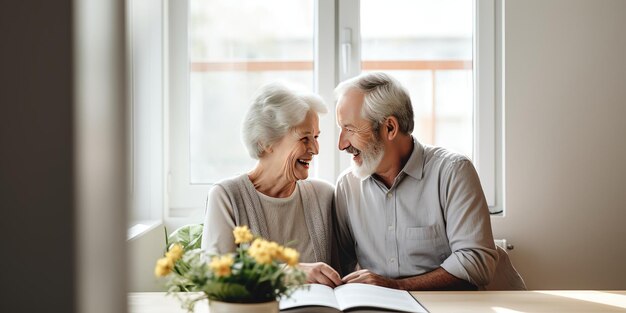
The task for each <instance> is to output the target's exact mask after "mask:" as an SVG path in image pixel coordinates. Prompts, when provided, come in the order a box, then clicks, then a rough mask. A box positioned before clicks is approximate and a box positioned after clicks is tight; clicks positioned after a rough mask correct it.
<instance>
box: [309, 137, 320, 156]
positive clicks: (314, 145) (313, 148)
mask: <svg viewBox="0 0 626 313" xmlns="http://www.w3.org/2000/svg"><path fill="white" fill-rule="evenodd" d="M319 150H320V145H319V143H318V142H317V140H313V143H311V144H310V146H309V152H310V153H311V154H313V155H317V154H318V153H319Z"/></svg>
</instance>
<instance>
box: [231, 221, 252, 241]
mask: <svg viewBox="0 0 626 313" xmlns="http://www.w3.org/2000/svg"><path fill="white" fill-rule="evenodd" d="M233 235H234V236H235V243H248V242H250V241H252V238H253V237H252V233H251V232H250V229H249V228H248V226H246V225H244V226H237V227H235V229H234V230H233Z"/></svg>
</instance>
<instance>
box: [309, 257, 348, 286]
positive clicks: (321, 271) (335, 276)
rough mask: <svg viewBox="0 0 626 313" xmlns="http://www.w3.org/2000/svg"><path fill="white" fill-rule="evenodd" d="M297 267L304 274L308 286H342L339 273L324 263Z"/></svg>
mask: <svg viewBox="0 0 626 313" xmlns="http://www.w3.org/2000/svg"><path fill="white" fill-rule="evenodd" d="M299 267H300V269H301V270H303V271H304V272H305V273H306V282H307V283H308V284H323V285H326V286H329V287H333V288H334V287H337V286H339V285H341V284H342V282H341V277H340V276H339V273H337V271H335V270H334V269H333V268H332V267H330V265H328V264H326V263H324V262H317V263H300V265H299Z"/></svg>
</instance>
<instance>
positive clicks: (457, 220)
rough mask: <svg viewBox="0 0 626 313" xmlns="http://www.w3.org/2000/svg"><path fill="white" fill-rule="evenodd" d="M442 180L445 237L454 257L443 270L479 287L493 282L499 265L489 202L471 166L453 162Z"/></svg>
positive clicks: (462, 162) (445, 264)
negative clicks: (492, 279)
mask: <svg viewBox="0 0 626 313" xmlns="http://www.w3.org/2000/svg"><path fill="white" fill-rule="evenodd" d="M444 177H447V179H445V178H444V179H443V180H442V186H441V189H442V190H441V195H442V197H443V199H442V203H444V206H443V209H444V214H445V216H446V224H447V225H446V233H447V236H448V240H449V242H450V249H451V250H452V254H451V255H450V256H449V257H448V258H447V259H445V260H444V262H443V264H442V265H441V267H443V269H445V270H446V271H447V272H449V273H450V274H452V275H454V276H456V277H457V278H460V279H464V280H467V281H469V282H470V283H472V284H474V285H476V286H484V285H486V284H488V283H489V282H490V281H491V278H492V276H493V274H494V272H495V268H496V264H497V261H498V253H497V250H496V247H495V244H494V241H493V234H492V231H491V221H490V216H489V208H488V206H487V201H486V199H485V195H484V193H483V190H482V187H481V185H480V179H479V178H478V174H477V173H476V170H475V169H474V166H473V165H472V163H471V162H470V161H469V160H467V159H464V160H459V161H456V162H452V163H451V165H450V167H449V172H448V173H447V174H446V175H444Z"/></svg>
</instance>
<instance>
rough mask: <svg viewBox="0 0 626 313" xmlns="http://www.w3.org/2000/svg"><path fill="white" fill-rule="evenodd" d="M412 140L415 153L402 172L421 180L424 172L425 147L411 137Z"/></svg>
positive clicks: (412, 153)
mask: <svg viewBox="0 0 626 313" xmlns="http://www.w3.org/2000/svg"><path fill="white" fill-rule="evenodd" d="M411 138H412V139H413V151H412V152H411V156H410V157H409V160H408V161H406V164H405V165H404V168H402V171H401V172H404V173H406V174H407V175H409V176H411V177H413V178H415V179H417V180H421V179H422V176H423V172H424V146H422V144H421V143H419V141H417V139H415V137H413V136H411Z"/></svg>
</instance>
